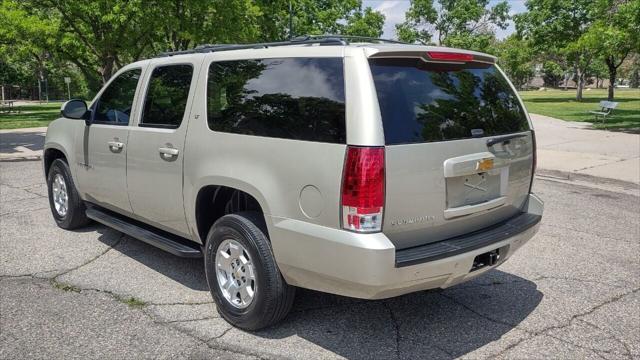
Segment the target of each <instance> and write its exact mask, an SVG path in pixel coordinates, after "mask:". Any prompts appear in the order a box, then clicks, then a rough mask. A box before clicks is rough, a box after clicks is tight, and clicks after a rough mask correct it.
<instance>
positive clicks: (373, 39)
mask: <svg viewBox="0 0 640 360" xmlns="http://www.w3.org/2000/svg"><path fill="white" fill-rule="evenodd" d="M296 39H300V40H312V39H318V40H319V39H341V40H345V41H347V42H349V41H351V40H365V41H366V42H379V43H388V44H403V45H412V44H409V43H406V42H402V41H398V40H391V39H382V38H376V37H371V36H358V35H337V34H325V35H302V36H298V37H295V38H293V39H292V40H296Z"/></svg>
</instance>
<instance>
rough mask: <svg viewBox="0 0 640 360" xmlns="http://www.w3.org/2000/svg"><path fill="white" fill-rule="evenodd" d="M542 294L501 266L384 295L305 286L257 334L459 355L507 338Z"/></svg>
mask: <svg viewBox="0 0 640 360" xmlns="http://www.w3.org/2000/svg"><path fill="white" fill-rule="evenodd" d="M542 297H543V294H542V293H541V292H540V291H538V290H537V287H536V284H535V283H533V282H531V281H529V280H526V279H523V278H521V277H518V276H515V275H512V274H509V273H506V272H502V271H499V270H493V271H490V272H488V273H486V274H485V275H483V276H481V277H480V278H478V279H476V280H474V281H472V282H469V283H466V284H461V285H458V286H454V287H452V288H450V289H446V290H430V291H422V292H418V293H413V294H408V295H404V296H401V297H397V298H392V299H386V300H377V301H366V300H358V299H351V298H345V297H340V296H336V295H330V294H324V293H320V292H315V291H311V290H303V289H299V290H298V293H297V296H296V302H295V304H294V308H293V310H292V312H291V314H290V315H289V316H288V317H287V318H286V319H285V320H284V321H283V322H282V323H281V324H279V325H276V326H274V327H272V328H269V329H266V330H263V331H260V332H256V333H254V334H255V335H257V336H260V337H264V338H267V339H283V338H288V337H291V336H297V337H300V338H303V339H305V340H307V341H309V342H311V343H313V344H315V345H317V346H320V347H322V348H324V349H326V350H328V351H331V352H333V353H335V354H338V355H340V356H344V357H346V358H390V357H393V358H457V357H460V356H463V355H465V354H468V353H470V352H472V351H474V350H476V349H479V348H481V347H485V346H486V345H487V344H490V343H491V342H494V341H496V340H499V339H500V338H501V337H503V335H505V334H506V333H508V332H509V331H510V330H512V329H513V328H514V327H515V326H517V325H518V324H519V323H520V322H521V321H523V320H524V319H525V318H527V316H528V315H529V314H530V313H531V312H532V311H533V310H534V309H535V308H536V307H537V306H538V304H540V302H541V301H542ZM507 342H508V341H507ZM491 350H492V349H491V348H490V347H488V348H487V349H483V351H489V352H490V351H491ZM493 350H494V351H493V352H494V353H497V352H499V351H500V350H501V349H493ZM483 355H486V354H483ZM474 357H475V355H474Z"/></svg>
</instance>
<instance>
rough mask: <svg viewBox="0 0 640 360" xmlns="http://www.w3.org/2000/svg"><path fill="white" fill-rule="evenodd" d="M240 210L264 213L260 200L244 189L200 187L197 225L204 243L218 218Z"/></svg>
mask: <svg viewBox="0 0 640 360" xmlns="http://www.w3.org/2000/svg"><path fill="white" fill-rule="evenodd" d="M240 211H257V212H259V213H260V214H264V212H263V211H262V207H260V203H258V200H256V199H255V198H254V197H253V196H251V195H250V194H248V193H246V192H244V191H242V190H238V189H234V188H231V187H227V186H218V185H210V186H205V187H204V188H202V189H200V191H199V192H198V197H197V198H196V225H197V227H198V235H199V236H200V239H201V240H202V243H203V244H204V242H205V241H206V239H207V234H208V233H209V229H210V228H211V226H212V225H213V223H215V222H216V220H218V219H219V218H221V217H223V216H224V215H227V214H233V213H237V212H240ZM267 236H268V235H267Z"/></svg>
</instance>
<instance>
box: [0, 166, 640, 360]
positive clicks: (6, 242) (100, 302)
mask: <svg viewBox="0 0 640 360" xmlns="http://www.w3.org/2000/svg"><path fill="white" fill-rule="evenodd" d="M0 176H1V177H0V204H1V205H0V249H1V252H0V291H1V294H0V358H2V359H16V358H100V357H102V358H105V357H107V358H126V357H136V358H152V357H153V358H171V357H191V358H214V357H221V358H234V359H235V358H242V357H245V356H246V357H249V358H252V357H257V358H300V359H308V358H334V357H335V358H340V357H345V358H366V359H371V358H401V359H413V358H457V357H463V358H473V359H481V358H489V357H503V358H576V359H578V358H579V359H583V358H605V359H614V358H615V359H619V358H638V357H640V249H639V242H640V219H639V211H640V198H639V197H638V196H637V195H633V194H632V193H633V192H631V193H630V192H613V191H609V190H607V187H606V184H605V185H602V184H600V185H598V187H587V186H582V185H576V184H573V183H570V182H567V181H556V180H553V179H548V178H547V179H537V181H536V183H535V191H536V192H537V193H538V194H539V195H540V196H541V198H542V199H543V200H545V206H546V208H545V215H544V218H543V222H542V226H541V229H540V232H539V234H538V235H537V236H536V237H535V238H534V239H533V240H532V241H531V242H530V243H529V244H528V245H526V246H525V247H524V248H523V249H522V250H521V251H520V252H519V253H517V254H516V255H515V256H513V257H512V258H511V259H510V260H509V261H508V262H507V263H505V264H504V265H503V266H502V267H501V268H499V269H497V270H493V271H491V272H489V273H488V274H487V275H485V276H482V277H480V278H478V279H476V280H474V281H472V282H470V283H465V284H462V285H458V286H455V287H452V288H449V289H445V290H435V291H426V292H419V293H414V294H409V295H405V296H402V297H399V298H394V299H388V300H380V301H363V300H357V299H350V298H344V297H339V296H333V295H327V294H322V293H318V292H314V291H308V290H299V291H298V294H297V298H296V302H295V305H294V309H293V310H292V312H291V314H290V315H289V316H288V317H287V318H286V319H285V321H284V322H283V323H281V324H280V325H279V326H277V327H273V328H270V329H266V330H263V331H260V332H255V333H249V332H244V331H240V330H238V329H235V328H232V327H230V326H229V325H228V324H227V323H226V322H225V321H224V320H222V319H221V318H220V317H219V316H218V314H217V312H216V311H215V306H214V305H213V304H212V302H211V297H210V294H209V292H208V289H207V285H206V281H205V279H204V272H203V263H202V261H201V260H189V259H181V258H177V257H174V256H172V255H169V254H166V253H163V252H162V251H160V250H157V249H155V248H153V247H151V246H148V245H146V244H144V243H142V242H139V241H136V240H134V239H131V238H129V237H127V236H123V235H122V234H120V233H118V232H117V231H114V230H111V229H108V228H106V227H103V226H100V225H93V226H91V227H89V228H86V229H83V230H81V231H76V232H68V231H63V230H61V229H58V228H57V227H56V226H55V223H54V221H53V220H52V217H51V215H50V212H49V207H48V202H47V198H46V186H45V184H44V179H43V176H42V171H41V163H40V162H39V161H14V162H0Z"/></svg>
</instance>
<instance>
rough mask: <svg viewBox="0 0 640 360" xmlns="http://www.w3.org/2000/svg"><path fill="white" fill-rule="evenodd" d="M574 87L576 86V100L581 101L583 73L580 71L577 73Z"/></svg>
mask: <svg viewBox="0 0 640 360" xmlns="http://www.w3.org/2000/svg"><path fill="white" fill-rule="evenodd" d="M576 87H577V91H576V100H577V101H582V89H583V88H584V74H582V73H579V74H578V84H577V86H576Z"/></svg>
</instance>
